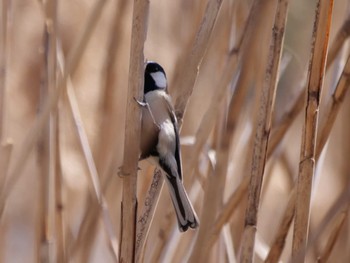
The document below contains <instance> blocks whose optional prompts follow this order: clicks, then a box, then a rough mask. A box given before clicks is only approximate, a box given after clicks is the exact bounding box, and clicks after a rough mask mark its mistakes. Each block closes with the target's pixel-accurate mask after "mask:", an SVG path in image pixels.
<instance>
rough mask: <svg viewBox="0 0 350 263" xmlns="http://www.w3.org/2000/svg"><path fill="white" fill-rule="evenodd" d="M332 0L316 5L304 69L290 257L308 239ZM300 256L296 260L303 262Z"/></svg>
mask: <svg viewBox="0 0 350 263" xmlns="http://www.w3.org/2000/svg"><path fill="white" fill-rule="evenodd" d="M332 8H333V0H320V1H319V2H318V5H317V7H316V17H315V24H314V29H313V43H312V56H311V58H310V64H309V71H308V74H309V76H308V92H307V94H308V95H307V101H306V108H305V123H304V127H303V131H302V134H303V136H302V143H301V152H300V163H299V176H298V182H297V200H296V207H295V220H294V232H293V245H292V258H293V260H295V257H296V255H299V253H301V251H305V248H306V244H307V239H308V227H309V216H310V215H309V213H310V199H311V190H312V181H313V175H314V169H315V145H316V135H317V121H318V111H319V103H320V94H321V91H322V85H323V77H324V72H325V66H326V58H327V48H328V40H329V30H330V26H331V20H332ZM304 257H305V256H302V257H301V258H300V259H301V260H302V261H304Z"/></svg>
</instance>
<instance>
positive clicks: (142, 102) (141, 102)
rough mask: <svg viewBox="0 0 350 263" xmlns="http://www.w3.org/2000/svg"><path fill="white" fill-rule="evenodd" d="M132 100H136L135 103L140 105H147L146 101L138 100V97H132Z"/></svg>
mask: <svg viewBox="0 0 350 263" xmlns="http://www.w3.org/2000/svg"><path fill="white" fill-rule="evenodd" d="M134 100H135V101H136V103H137V104H138V105H139V106H141V107H147V102H144V101H139V100H138V99H136V98H135V97H134Z"/></svg>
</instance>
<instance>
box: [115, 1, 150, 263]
mask: <svg viewBox="0 0 350 263" xmlns="http://www.w3.org/2000/svg"><path fill="white" fill-rule="evenodd" d="M148 12H149V1H148V0H135V1H134V7H133V18H132V32H131V51H130V65H129V88H128V95H127V104H126V107H127V108H126V119H125V144H124V161H123V166H122V171H121V174H122V175H123V194H122V215H121V236H120V262H122V263H124V262H125V263H126V262H134V260H135V237H136V236H135V235H136V216H137V197H136V188H137V171H138V160H139V145H140V129H141V122H140V119H141V118H140V117H141V109H140V108H139V105H137V103H135V98H136V99H138V100H142V94H143V81H144V79H143V78H144V77H143V76H144V55H143V48H144V43H145V40H146V35H147V22H148Z"/></svg>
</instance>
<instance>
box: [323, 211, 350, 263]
mask: <svg viewBox="0 0 350 263" xmlns="http://www.w3.org/2000/svg"><path fill="white" fill-rule="evenodd" d="M348 215H349V208H347V209H346V210H345V211H343V212H341V213H339V214H338V215H337V217H336V219H334V220H335V223H334V228H333V230H332V232H331V234H330V236H329V238H328V242H327V244H326V247H325V248H324V249H323V252H322V253H321V255H320V256H319V257H318V258H317V262H319V263H325V262H329V257H330V255H331V253H332V251H333V248H334V246H335V243H336V242H337V239H338V237H339V234H340V231H341V230H342V228H343V226H344V224H345V222H346V221H345V219H347V217H348Z"/></svg>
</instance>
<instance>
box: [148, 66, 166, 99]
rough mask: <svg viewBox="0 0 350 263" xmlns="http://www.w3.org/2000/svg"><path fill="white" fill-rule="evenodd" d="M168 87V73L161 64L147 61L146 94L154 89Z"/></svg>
mask: <svg viewBox="0 0 350 263" xmlns="http://www.w3.org/2000/svg"><path fill="white" fill-rule="evenodd" d="M166 88H167V81H166V74H165V71H164V69H163V67H162V66H161V65H159V64H158V63H156V62H153V61H149V62H147V65H146V69H145V84H144V94H146V93H147V92H150V91H154V90H165V89H166Z"/></svg>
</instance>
